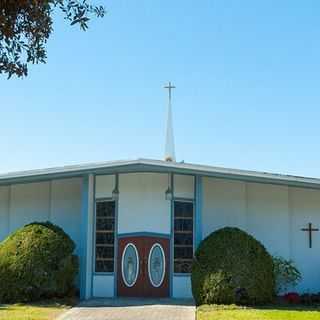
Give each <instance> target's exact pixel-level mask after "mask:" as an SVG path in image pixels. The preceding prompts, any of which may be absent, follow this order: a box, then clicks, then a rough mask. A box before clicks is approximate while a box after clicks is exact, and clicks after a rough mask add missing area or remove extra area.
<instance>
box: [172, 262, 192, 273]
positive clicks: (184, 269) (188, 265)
mask: <svg viewBox="0 0 320 320" xmlns="http://www.w3.org/2000/svg"><path fill="white" fill-rule="evenodd" d="M191 269H192V260H174V272H176V273H191Z"/></svg>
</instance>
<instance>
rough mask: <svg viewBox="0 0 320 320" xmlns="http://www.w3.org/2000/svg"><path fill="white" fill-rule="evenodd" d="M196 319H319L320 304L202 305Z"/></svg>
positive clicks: (198, 309)
mask: <svg viewBox="0 0 320 320" xmlns="http://www.w3.org/2000/svg"><path fill="white" fill-rule="evenodd" d="M197 320H320V306H314V307H308V306H293V305H289V306H283V305H281V306H268V307H258V308H244V307H237V306H208V305H203V306H200V307H198V308H197Z"/></svg>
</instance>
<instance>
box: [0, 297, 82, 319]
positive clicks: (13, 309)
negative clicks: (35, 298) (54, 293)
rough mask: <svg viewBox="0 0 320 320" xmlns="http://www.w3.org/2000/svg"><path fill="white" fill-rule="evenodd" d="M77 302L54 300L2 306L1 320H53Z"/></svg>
mask: <svg viewBox="0 0 320 320" xmlns="http://www.w3.org/2000/svg"><path fill="white" fill-rule="evenodd" d="M76 302H77V301H76V300H75V299H67V300H66V299H53V300H49V301H42V302H38V303H26V304H22V303H21V304H20V303H19V304H5V305H1V304H0V320H52V319H55V318H56V317H57V316H58V315H60V314H61V313H62V312H64V311H66V310H67V309H69V308H71V307H72V306H73V305H75V304H76Z"/></svg>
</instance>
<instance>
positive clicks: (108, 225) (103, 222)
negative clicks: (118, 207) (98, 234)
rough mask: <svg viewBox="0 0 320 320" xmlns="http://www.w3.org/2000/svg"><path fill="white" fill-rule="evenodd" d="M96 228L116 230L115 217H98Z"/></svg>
mask: <svg viewBox="0 0 320 320" xmlns="http://www.w3.org/2000/svg"><path fill="white" fill-rule="evenodd" d="M96 230H97V231H98V230H112V231H113V230H114V218H111V219H110V218H108V219H101V218H97V227H96Z"/></svg>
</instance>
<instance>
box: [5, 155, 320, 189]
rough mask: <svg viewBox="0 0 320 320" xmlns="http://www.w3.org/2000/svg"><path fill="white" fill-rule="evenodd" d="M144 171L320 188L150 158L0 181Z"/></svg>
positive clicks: (312, 182) (302, 180)
mask: <svg viewBox="0 0 320 320" xmlns="http://www.w3.org/2000/svg"><path fill="white" fill-rule="evenodd" d="M142 171H146V172H173V173H181V174H194V175H201V176H211V177H217V178H227V179H233V180H241V181H249V182H260V183H271V184H281V185H290V186H300V187H308V188H315V189H320V179H317V178H308V177H300V176H292V175H284V174H275V173H268V172H258V171H249V170H238V169H230V168H221V167H214V166H207V165H199V164H191V163H184V162H168V161H163V160H151V159H136V160H120V161H107V162H98V163H90V164H80V165H70V166H63V167H54V168H47V169H38V170H28V171H18V172H10V173H5V174H0V184H10V183H20V182H21V183H22V182H32V181H39V180H46V179H53V178H65V177H76V176H82V175H84V174H87V173H94V174H104V173H106V174H107V173H115V172H118V173H121V172H142Z"/></svg>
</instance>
